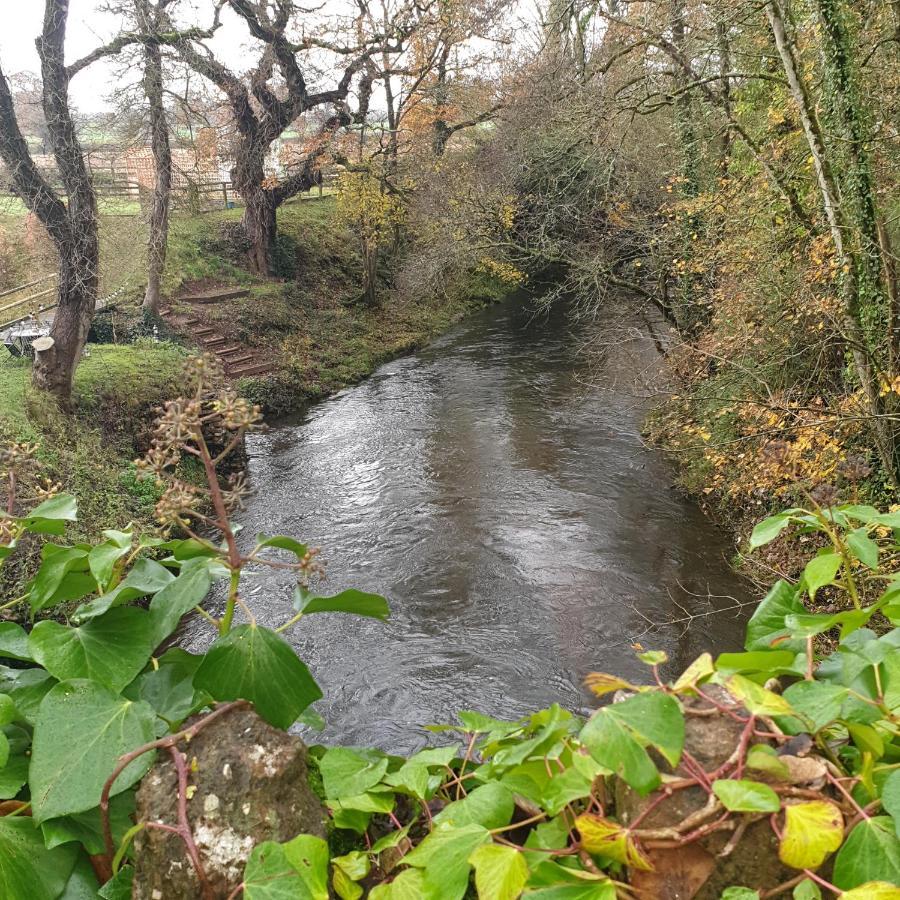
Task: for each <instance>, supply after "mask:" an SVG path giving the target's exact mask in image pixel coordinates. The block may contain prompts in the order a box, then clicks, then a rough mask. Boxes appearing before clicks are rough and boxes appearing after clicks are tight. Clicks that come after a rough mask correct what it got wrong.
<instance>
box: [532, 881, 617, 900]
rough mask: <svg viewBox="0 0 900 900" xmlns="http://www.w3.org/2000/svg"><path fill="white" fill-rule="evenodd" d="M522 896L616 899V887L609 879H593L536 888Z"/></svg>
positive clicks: (550, 899)
mask: <svg viewBox="0 0 900 900" xmlns="http://www.w3.org/2000/svg"><path fill="white" fill-rule="evenodd" d="M522 896H523V900H616V888H615V885H614V884H613V883H612V882H611V881H595V882H590V883H588V884H561V885H557V886H555V887H545V888H538V890H536V891H526V892H525V893H524V894H523V895H522Z"/></svg>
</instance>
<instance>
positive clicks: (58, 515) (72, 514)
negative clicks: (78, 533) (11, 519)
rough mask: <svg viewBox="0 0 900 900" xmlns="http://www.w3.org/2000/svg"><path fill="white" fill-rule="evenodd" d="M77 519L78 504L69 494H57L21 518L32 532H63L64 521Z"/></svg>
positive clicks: (55, 533) (57, 533) (56, 533)
mask: <svg viewBox="0 0 900 900" xmlns="http://www.w3.org/2000/svg"><path fill="white" fill-rule="evenodd" d="M77 519H78V504H77V503H76V501H75V498H74V497H73V496H72V495H71V494H57V495H56V496H55V497H51V498H50V499H49V500H45V501H44V502H43V503H41V504H40V505H38V506H36V507H35V508H34V509H33V510H32V511H31V512H30V513H29V514H28V515H27V516H25V517H24V518H23V519H21V520H20V521H21V523H22V524H23V525H24V526H25V528H26V529H27V530H28V531H30V532H32V533H33V534H53V535H60V534H62V533H63V530H64V528H65V523H66V522H75V521H77Z"/></svg>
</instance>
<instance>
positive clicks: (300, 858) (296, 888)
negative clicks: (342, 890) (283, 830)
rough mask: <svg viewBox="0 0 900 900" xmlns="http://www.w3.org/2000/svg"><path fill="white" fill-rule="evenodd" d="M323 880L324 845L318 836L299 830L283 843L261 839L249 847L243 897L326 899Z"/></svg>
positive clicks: (257, 899) (256, 899)
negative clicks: (250, 848) (252, 846)
mask: <svg viewBox="0 0 900 900" xmlns="http://www.w3.org/2000/svg"><path fill="white" fill-rule="evenodd" d="M314 842H315V843H314ZM320 845H321V846H320ZM289 848H290V849H289ZM297 866H299V867H300V868H299V869H298V868H297ZM327 883H328V847H327V845H326V844H325V842H324V841H323V840H322V839H321V838H317V837H313V836H312V835H309V834H301V835H298V836H297V837H295V838H294V839H293V840H292V841H289V842H288V843H287V844H279V843H276V842H275V841H264V842H263V843H261V844H257V845H256V846H255V847H254V848H253V851H252V852H251V853H250V858H249V859H248V860H247V866H246V868H245V870H244V897H245V898H246V900H328V887H327Z"/></svg>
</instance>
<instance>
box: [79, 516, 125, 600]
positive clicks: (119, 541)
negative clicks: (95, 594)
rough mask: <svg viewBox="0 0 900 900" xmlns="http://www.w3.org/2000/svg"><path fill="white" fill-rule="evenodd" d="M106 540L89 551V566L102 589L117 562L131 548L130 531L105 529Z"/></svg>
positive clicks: (110, 576) (107, 582)
mask: <svg viewBox="0 0 900 900" xmlns="http://www.w3.org/2000/svg"><path fill="white" fill-rule="evenodd" d="M103 536H104V537H105V538H106V540H105V541H104V542H103V543H102V544H97V545H96V546H95V547H93V548H91V551H90V553H88V567H89V568H90V570H91V574H92V575H93V576H94V579H95V580H96V582H97V585H98V587H99V588H100V590H101V591H102V590H103V589H104V588H105V587H106V586H107V584H109V580H110V578H112V573H113V569H114V568H115V565H116V563H117V562H118V561H119V560H120V559H121V558H122V557H123V556H125V554H126V553H128V551H129V550H131V532H130V531H113V530H109V531H104V532H103Z"/></svg>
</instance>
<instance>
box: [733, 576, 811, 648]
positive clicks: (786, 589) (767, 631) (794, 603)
mask: <svg viewBox="0 0 900 900" xmlns="http://www.w3.org/2000/svg"><path fill="white" fill-rule="evenodd" d="M804 612H806V607H805V606H804V605H803V603H802V602H801V600H800V597H799V591H798V590H797V588H796V587H795V586H794V585H792V584H789V583H788V582H786V581H782V580H779V581H776V582H775V584H774V585H773V586H772V588H771V590H770V591H769V593H768V594H766V596H765V597H764V598H763V600H762V602H761V603H760V604H759V606H758V607H757V608H756V611H755V612H754V613H753V615H752V616H751V617H750V621H749V622H748V623H747V634H746V638H745V641H744V649H745V650H769V649H771V648H772V647H776V646H777V647H778V648H779V649H782V650H793V651H794V652H795V653H801V652H803V651H804V650H805V647H806V644H805V641H803V640H802V639H799V638H794V637H792V636H791V634H790V630H789V629H788V628H787V626H786V625H785V621H784V620H785V617H786V616H789V615H792V614H797V613H804Z"/></svg>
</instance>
